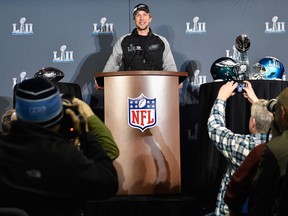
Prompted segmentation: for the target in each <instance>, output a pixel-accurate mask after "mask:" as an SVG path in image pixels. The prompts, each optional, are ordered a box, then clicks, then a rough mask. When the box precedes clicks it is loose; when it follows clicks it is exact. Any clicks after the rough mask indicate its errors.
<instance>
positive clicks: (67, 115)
mask: <svg viewBox="0 0 288 216" xmlns="http://www.w3.org/2000/svg"><path fill="white" fill-rule="evenodd" d="M73 100H75V98H73V97H71V96H69V95H62V104H63V112H64V117H63V119H62V121H61V126H60V131H59V132H60V133H61V134H63V135H64V136H65V137H67V138H68V139H70V140H73V139H75V138H76V137H78V136H80V135H82V134H83V133H85V132H86V131H87V130H86V129H87V125H86V119H87V117H86V116H87V115H85V113H83V110H81V109H79V105H78V104H77V103H75V102H73ZM78 100H79V99H78ZM83 103H84V102H83Z"/></svg>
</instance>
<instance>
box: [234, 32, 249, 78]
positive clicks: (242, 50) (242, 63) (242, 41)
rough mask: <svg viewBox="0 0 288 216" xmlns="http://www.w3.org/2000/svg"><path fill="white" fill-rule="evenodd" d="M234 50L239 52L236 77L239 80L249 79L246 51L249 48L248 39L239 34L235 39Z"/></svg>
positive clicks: (244, 35)
mask: <svg viewBox="0 0 288 216" xmlns="http://www.w3.org/2000/svg"><path fill="white" fill-rule="evenodd" d="M235 48H236V49H237V51H238V52H239V57H238V64H239V68H238V76H239V79H240V80H244V79H245V80H248V79H251V77H252V75H251V73H250V67H249V58H248V53H247V51H248V50H249V48H250V39H249V38H248V36H247V35H246V34H241V35H239V36H238V37H236V40H235Z"/></svg>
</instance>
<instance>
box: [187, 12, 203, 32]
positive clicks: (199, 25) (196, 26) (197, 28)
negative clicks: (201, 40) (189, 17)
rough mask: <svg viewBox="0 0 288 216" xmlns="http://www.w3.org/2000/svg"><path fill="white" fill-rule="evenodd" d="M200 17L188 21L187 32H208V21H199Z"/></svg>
mask: <svg viewBox="0 0 288 216" xmlns="http://www.w3.org/2000/svg"><path fill="white" fill-rule="evenodd" d="M199 20H200V18H199V17H198V16H195V17H194V18H193V23H192V24H191V23H190V22H186V30H185V33H186V34H206V33H207V31H206V22H199Z"/></svg>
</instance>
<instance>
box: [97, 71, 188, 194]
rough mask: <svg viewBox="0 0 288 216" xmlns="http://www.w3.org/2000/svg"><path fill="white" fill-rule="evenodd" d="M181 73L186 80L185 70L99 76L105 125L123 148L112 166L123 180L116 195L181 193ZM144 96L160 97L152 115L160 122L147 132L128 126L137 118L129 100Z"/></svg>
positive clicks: (146, 129) (147, 129)
mask: <svg viewBox="0 0 288 216" xmlns="http://www.w3.org/2000/svg"><path fill="white" fill-rule="evenodd" d="M181 75H182V76H187V75H186V73H185V72H164V71H134V72H133V71H129V72H128V71H125V72H124V71H123V72H105V73H101V74H96V77H97V76H98V77H99V76H103V77H104V86H105V87H104V106H105V123H106V125H107V126H108V127H109V128H110V130H111V132H112V134H113V136H114V138H115V141H116V143H117V144H118V147H119V149H120V156H119V157H118V158H117V159H116V160H115V162H114V164H115V166H116V169H117V172H118V176H119V191H118V195H147V194H167V193H178V192H180V190H181V176H180V131H179V76H181ZM141 95H144V96H145V97H147V98H150V99H156V108H155V113H156V114H155V115H154V116H152V117H151V116H150V117H149V118H151V119H153V118H154V119H153V120H154V121H155V122H156V123H155V125H153V126H151V128H145V129H144V130H143V131H142V129H139V128H137V127H136V128H134V127H132V126H131V125H130V124H129V119H130V121H131V119H133V118H132V117H131V114H130V113H131V112H130V111H129V106H130V104H129V102H128V99H129V98H130V99H136V98H138V97H139V96H141ZM130 102H131V101H130ZM140 103H141V102H139V107H140V106H141V105H140ZM129 116H130V117H129ZM134 117H135V116H134ZM138 117H139V116H138ZM142 117H143V116H142ZM144 118H148V116H147V113H146V114H144ZM137 119H138V118H137ZM139 121H140V120H139Z"/></svg>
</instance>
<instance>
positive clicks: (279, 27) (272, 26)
mask: <svg viewBox="0 0 288 216" xmlns="http://www.w3.org/2000/svg"><path fill="white" fill-rule="evenodd" d="M284 32H286V30H285V22H283V21H279V18H278V16H273V17H272V19H271V22H265V33H284Z"/></svg>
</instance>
